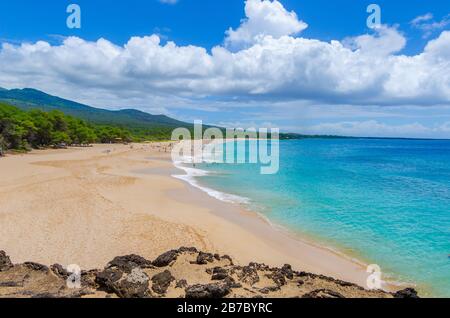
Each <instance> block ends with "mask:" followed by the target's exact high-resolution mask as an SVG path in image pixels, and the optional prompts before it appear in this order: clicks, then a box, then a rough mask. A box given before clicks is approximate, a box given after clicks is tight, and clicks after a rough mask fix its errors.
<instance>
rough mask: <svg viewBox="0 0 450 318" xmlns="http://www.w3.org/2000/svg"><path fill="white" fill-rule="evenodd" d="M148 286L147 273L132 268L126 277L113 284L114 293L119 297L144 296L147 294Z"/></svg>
mask: <svg viewBox="0 0 450 318" xmlns="http://www.w3.org/2000/svg"><path fill="white" fill-rule="evenodd" d="M148 287H149V278H148V276H147V274H145V273H144V272H142V271H141V270H139V269H134V270H133V272H132V273H131V274H130V275H128V277H126V278H125V279H122V280H121V281H120V282H118V283H117V284H115V286H114V290H115V293H116V295H117V296H119V297H121V298H144V297H147V296H149V290H148Z"/></svg>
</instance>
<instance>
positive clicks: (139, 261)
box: [107, 254, 152, 273]
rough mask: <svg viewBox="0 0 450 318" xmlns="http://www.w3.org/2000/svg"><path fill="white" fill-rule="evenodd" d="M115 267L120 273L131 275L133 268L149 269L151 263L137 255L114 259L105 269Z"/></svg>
mask: <svg viewBox="0 0 450 318" xmlns="http://www.w3.org/2000/svg"><path fill="white" fill-rule="evenodd" d="M112 267H117V268H118V269H120V270H121V271H124V272H126V273H131V271H132V270H133V269H134V268H137V267H138V268H151V267H152V262H150V261H149V260H146V259H145V258H143V257H141V256H138V255H133V254H132V255H127V256H120V257H116V258H114V259H113V260H112V261H111V262H109V264H108V266H107V268H112Z"/></svg>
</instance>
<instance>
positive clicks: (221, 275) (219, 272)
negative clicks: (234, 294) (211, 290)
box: [211, 267, 228, 280]
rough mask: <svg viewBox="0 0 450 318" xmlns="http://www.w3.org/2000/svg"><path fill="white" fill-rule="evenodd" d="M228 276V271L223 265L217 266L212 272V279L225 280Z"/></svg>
mask: <svg viewBox="0 0 450 318" xmlns="http://www.w3.org/2000/svg"><path fill="white" fill-rule="evenodd" d="M227 277H228V271H227V270H226V269H225V268H222V267H215V268H214V269H213V272H212V277H211V280H224V279H225V278H227Z"/></svg>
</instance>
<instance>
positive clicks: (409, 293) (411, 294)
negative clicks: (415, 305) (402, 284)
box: [394, 288, 419, 298]
mask: <svg viewBox="0 0 450 318" xmlns="http://www.w3.org/2000/svg"><path fill="white" fill-rule="evenodd" d="M394 298H419V295H418V294H417V291H416V290H415V289H413V288H406V289H404V290H400V291H398V292H396V293H395V294H394Z"/></svg>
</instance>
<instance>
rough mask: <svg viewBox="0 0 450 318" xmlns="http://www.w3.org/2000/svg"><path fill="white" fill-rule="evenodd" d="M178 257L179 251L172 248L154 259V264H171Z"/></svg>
mask: <svg viewBox="0 0 450 318" xmlns="http://www.w3.org/2000/svg"><path fill="white" fill-rule="evenodd" d="M177 257H178V251H175V250H172V251H169V252H166V253H164V254H162V255H160V256H158V258H157V259H156V260H154V261H153V263H152V264H153V265H154V266H156V267H166V266H169V265H170V264H171V263H172V262H174V261H176V260H177Z"/></svg>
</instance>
